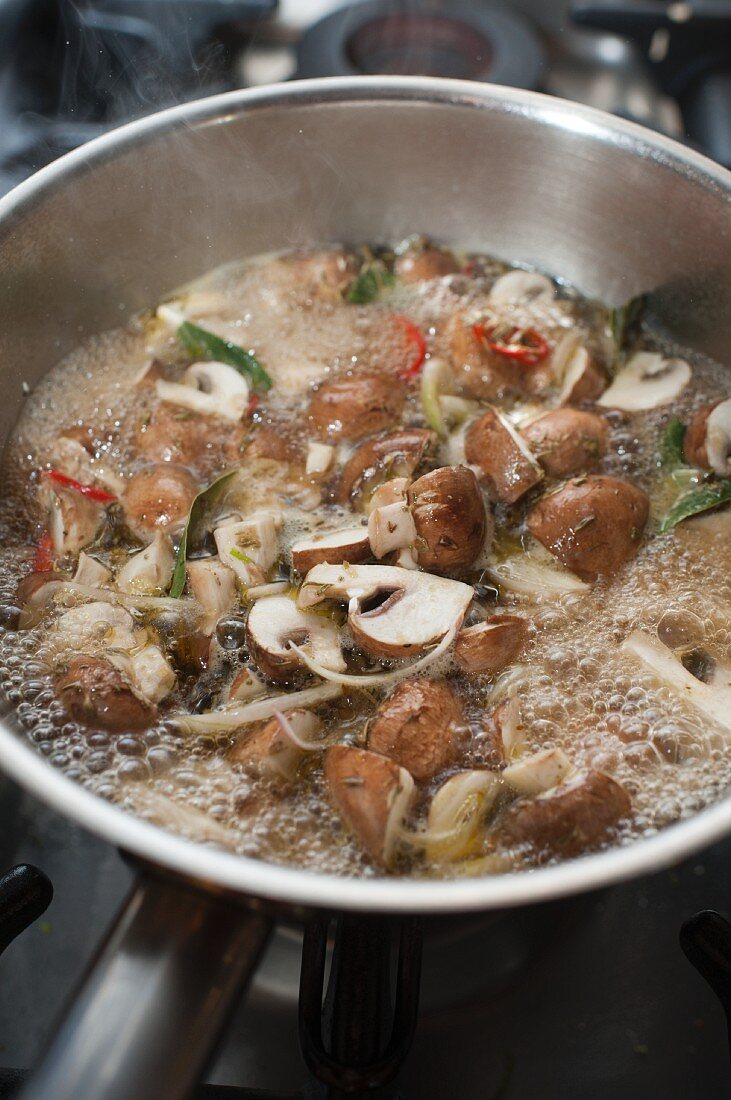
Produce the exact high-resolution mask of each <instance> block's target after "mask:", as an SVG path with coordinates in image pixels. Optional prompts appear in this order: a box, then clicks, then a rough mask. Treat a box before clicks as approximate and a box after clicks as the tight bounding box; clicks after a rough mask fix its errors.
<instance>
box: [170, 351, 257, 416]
mask: <svg viewBox="0 0 731 1100" xmlns="http://www.w3.org/2000/svg"><path fill="white" fill-rule="evenodd" d="M155 390H156V391H157V396H158V397H159V398H160V400H161V401H167V402H169V403H170V404H171V405H179V406H180V407H181V408H183V409H190V410H191V412H197V413H202V414H203V415H204V416H211V415H213V416H220V417H221V419H222V420H234V421H236V420H241V417H242V416H243V415H244V413H245V412H246V409H247V406H248V404H249V385H248V383H247V381H246V379H245V378H244V377H243V375H241V374H240V373H239V372H238V371H237V370H236V368H235V367H230V366H228V364H227V363H216V362H203V363H193V364H191V366H189V367H188V369H187V370H186V371H185V373H184V375H183V382H182V384H181V383H179V382H166V381H165V380H164V379H161V378H158V380H157V381H156V382H155Z"/></svg>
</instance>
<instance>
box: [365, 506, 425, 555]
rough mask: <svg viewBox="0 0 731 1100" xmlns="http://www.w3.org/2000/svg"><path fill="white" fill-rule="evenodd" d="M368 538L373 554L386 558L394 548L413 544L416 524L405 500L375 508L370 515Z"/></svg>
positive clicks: (397, 548) (399, 548)
mask: <svg viewBox="0 0 731 1100" xmlns="http://www.w3.org/2000/svg"><path fill="white" fill-rule="evenodd" d="M368 539H369V545H370V549H371V550H372V551H373V556H374V557H376V558H378V559H379V561H380V559H381V558H384V557H385V556H386V554H390V553H391V551H393V550H402V549H404V548H406V547H409V546H412V545H413V543H414V540H415V539H416V526H415V524H414V519H413V516H412V514H411V511H410V509H409V506H408V504H407V502H406V501H405V500H397V501H394V502H393V503H392V504H384V505H382V506H381V507H380V508H374V509H373V510H372V512H371V514H370V515H369V517H368Z"/></svg>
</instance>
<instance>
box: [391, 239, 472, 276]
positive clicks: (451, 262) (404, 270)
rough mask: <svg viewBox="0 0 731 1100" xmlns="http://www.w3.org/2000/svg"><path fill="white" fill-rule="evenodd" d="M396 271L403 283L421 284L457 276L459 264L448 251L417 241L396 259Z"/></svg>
mask: <svg viewBox="0 0 731 1100" xmlns="http://www.w3.org/2000/svg"><path fill="white" fill-rule="evenodd" d="M394 271H395V273H396V275H397V276H398V278H399V279H400V280H401V282H402V283H420V282H425V281H426V280H427V279H441V278H443V277H444V276H445V275H455V274H456V273H457V272H458V271H459V264H458V263H457V261H456V259H455V258H454V256H453V255H452V253H451V252H448V251H447V250H446V249H444V248H437V247H436V246H435V245H433V244H425V243H424V242H422V241H416V242H414V243H413V244H411V245H409V247H408V248H406V250H405V251H404V252H402V253H401V254H400V255H399V256H397V257H396V261H395V263H394Z"/></svg>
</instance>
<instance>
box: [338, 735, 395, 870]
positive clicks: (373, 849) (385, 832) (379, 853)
mask: <svg viewBox="0 0 731 1100" xmlns="http://www.w3.org/2000/svg"><path fill="white" fill-rule="evenodd" d="M325 779H326V781H327V785H328V789H329V791H330V796H331V798H332V800H333V802H334V803H335V805H336V806H337V808H338V810H339V811H340V813H341V814H342V816H343V817H344V818H345V821H346V822H347V824H348V825H349V826H350V828H351V829H352V830H353V832H354V833H355V834H356V836H357V837H358V839H359V840H360V842H361V843H362V845H363V847H364V848H365V849H366V851H367V852H368V854H369V855H370V856H372V857H373V859H375V860H376V861H377V862H378V863H382V864H384V865H385V866H386V867H388V866H390V865H391V864H392V862H393V860H394V857H395V854H396V850H397V844H398V839H399V832H400V830H401V828H402V827H403V823H404V821H405V819H406V816H407V815H408V812H409V809H410V807H411V804H412V801H413V798H414V790H415V788H414V781H413V779H412V778H411V776H410V775H409V773H408V772H407V771H406V769H405V768H400V767H399V766H398V764H396V763H394V761H393V760H389V759H388V758H387V757H385V756H379V755H378V753H375V752H368V751H367V750H365V749H358V748H354V747H352V746H351V745H332V746H331V747H330V748H329V749H328V750H327V752H326V753H325Z"/></svg>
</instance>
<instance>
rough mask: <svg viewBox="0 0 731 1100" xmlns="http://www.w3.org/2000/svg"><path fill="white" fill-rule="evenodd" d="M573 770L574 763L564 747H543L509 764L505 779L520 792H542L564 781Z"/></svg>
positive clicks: (504, 775)
mask: <svg viewBox="0 0 731 1100" xmlns="http://www.w3.org/2000/svg"><path fill="white" fill-rule="evenodd" d="M572 771H573V764H572V763H571V761H570V760H569V758H568V756H567V755H566V753H565V752H564V751H563V749H559V748H554V749H542V750H541V751H540V752H534V753H531V755H530V756H523V757H521V758H520V760H516V762H515V763H514V764H509V765H508V767H507V768H506V769H505V770H504V772H503V779H505V780H506V781H507V782H508V783H509V784H510V786H511V787H512V788H513V790H516V791H518V793H519V794H540V793H541V791H550V790H551V788H552V787H556V786H558V784H559V783H563V781H564V780H565V779H566V778H567V777H568V776H569V775H570V774H571V772H572Z"/></svg>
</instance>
